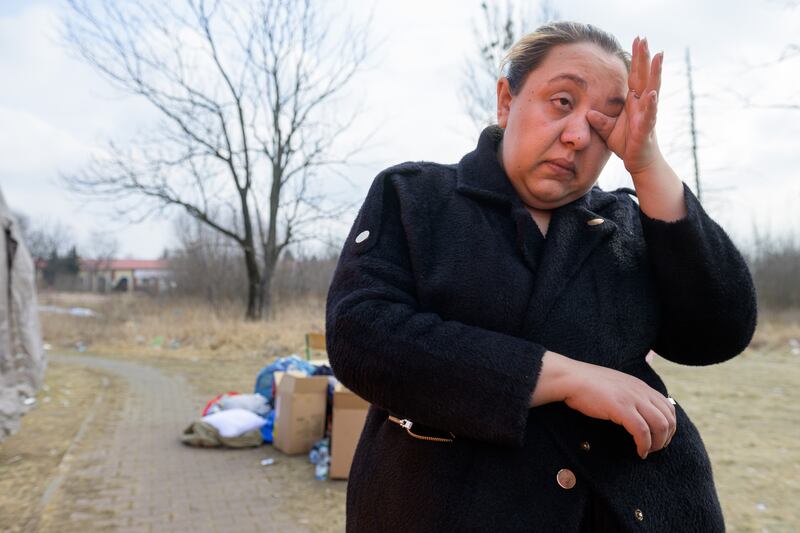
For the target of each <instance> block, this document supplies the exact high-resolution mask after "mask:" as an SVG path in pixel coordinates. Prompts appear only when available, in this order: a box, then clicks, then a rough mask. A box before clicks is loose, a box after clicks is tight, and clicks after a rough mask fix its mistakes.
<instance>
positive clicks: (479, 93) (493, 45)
mask: <svg viewBox="0 0 800 533" xmlns="http://www.w3.org/2000/svg"><path fill="white" fill-rule="evenodd" d="M522 5H525V4H524V3H523V4H522ZM558 18H560V14H559V12H558V11H557V10H556V9H555V7H554V6H553V3H552V2H551V1H550V0H542V1H541V2H540V3H539V13H538V15H537V16H536V17H531V16H530V13H529V11H527V10H526V9H525V8H523V7H522V6H521V5H519V6H518V5H515V2H514V1H513V0H506V2H505V4H503V5H501V3H500V2H499V1H488V0H484V1H482V2H481V16H480V22H477V21H473V25H472V31H473V34H474V35H475V42H476V44H477V46H478V56H477V57H470V58H469V59H468V60H467V62H466V64H465V66H464V81H463V85H462V90H461V94H462V98H463V100H464V107H465V108H466V111H467V113H468V114H469V116H470V118H471V119H472V121H473V122H474V123H475V125H476V126H477V127H478V128H483V127H485V126H488V125H489V124H493V123H494V121H495V119H496V115H497V98H496V83H497V78H498V77H499V76H500V62H501V61H502V60H503V56H504V55H505V53H506V51H508V49H509V48H511V45H512V44H514V43H515V42H516V41H517V40H518V39H519V38H520V37H522V36H523V35H525V33H527V32H529V31H532V30H533V29H534V28H533V27H532V23H531V21H533V24H536V25H538V24H545V23H547V22H551V21H553V20H556V19H558Z"/></svg>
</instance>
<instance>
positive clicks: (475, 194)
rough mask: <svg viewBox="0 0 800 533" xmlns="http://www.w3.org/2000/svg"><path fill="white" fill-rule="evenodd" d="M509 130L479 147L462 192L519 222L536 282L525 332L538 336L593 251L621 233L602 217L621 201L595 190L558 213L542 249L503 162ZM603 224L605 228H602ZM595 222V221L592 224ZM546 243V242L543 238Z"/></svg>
mask: <svg viewBox="0 0 800 533" xmlns="http://www.w3.org/2000/svg"><path fill="white" fill-rule="evenodd" d="M502 138H503V130H502V129H501V128H499V127H497V126H489V127H488V128H486V129H484V130H483V132H482V133H481V136H480V139H479V140H478V146H477V147H476V148H475V150H474V151H472V152H470V153H469V154H467V155H465V156H464V157H463V158H462V159H461V161H460V162H459V164H458V174H457V185H456V190H457V191H459V192H460V193H461V194H464V195H467V196H469V197H472V198H474V199H476V200H479V201H485V202H491V203H499V204H506V205H508V207H509V208H510V212H511V215H512V217H513V218H514V219H515V221H516V228H517V239H516V240H517V243H518V246H519V248H520V252H521V253H522V256H523V258H524V260H525V262H526V263H527V264H528V266H529V268H530V269H531V270H532V271H533V273H534V274H535V276H536V281H535V283H534V289H533V294H532V296H531V305H530V307H529V309H528V313H527V316H526V317H525V321H524V324H523V325H524V328H525V330H526V331H527V332H529V333H534V332H535V331H537V330H538V328H540V327H542V326H544V324H545V323H546V319H547V316H548V314H549V313H550V310H551V309H552V307H553V305H554V304H555V303H556V302H557V301H558V299H559V297H560V295H561V293H562V292H563V291H564V289H565V288H566V287H567V286H568V285H569V283H570V281H571V280H572V278H573V277H574V276H575V274H576V273H577V272H578V271H579V270H580V268H581V266H582V265H583V262H584V261H585V260H586V259H587V258H588V257H589V255H590V254H591V253H592V251H593V250H594V249H595V248H596V247H597V246H599V245H600V244H601V243H602V242H604V241H605V240H606V239H607V238H608V237H609V236H610V235H611V234H613V233H614V232H615V231H616V230H617V225H616V224H615V223H614V222H613V220H611V219H610V218H606V217H605V216H603V215H602V214H601V213H603V212H608V210H610V209H613V204H614V203H616V197H615V196H614V195H613V194H610V193H607V192H605V191H603V190H601V189H600V188H599V187H593V188H592V189H591V190H590V191H589V192H588V193H586V194H585V195H583V196H582V197H580V198H578V199H577V200H575V201H573V202H571V203H569V204H566V205H564V206H562V207H559V208H557V209H555V210H553V212H552V216H551V219H550V225H549V227H548V231H547V238H546V239H545V240H544V243H536V242H534V241H535V240H536V227H535V225H533V223H532V221H531V220H530V215H529V213H528V212H527V210H526V209H525V206H524V204H523V203H522V201H521V200H520V198H519V195H518V194H517V191H516V190H515V189H514V187H513V185H511V182H510V181H509V179H508V176H506V173H505V172H504V171H503V169H502V167H501V166H500V162H499V161H498V160H497V146H498V143H499V142H500V140H501V139H502ZM598 220H602V221H603V222H601V223H597V221H598ZM590 221H594V222H593V223H592V224H590V223H589V222H590ZM539 239H541V237H539Z"/></svg>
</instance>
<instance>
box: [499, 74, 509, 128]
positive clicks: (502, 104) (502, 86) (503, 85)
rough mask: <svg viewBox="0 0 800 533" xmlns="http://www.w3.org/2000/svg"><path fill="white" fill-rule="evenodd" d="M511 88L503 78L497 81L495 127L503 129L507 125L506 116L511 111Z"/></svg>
mask: <svg viewBox="0 0 800 533" xmlns="http://www.w3.org/2000/svg"><path fill="white" fill-rule="evenodd" d="M511 98H512V96H511V86H510V85H509V83H508V78H506V77H505V76H503V77H502V78H500V79H499V80H497V125H498V126H500V127H501V128H505V127H506V124H508V114H509V112H510V110H511Z"/></svg>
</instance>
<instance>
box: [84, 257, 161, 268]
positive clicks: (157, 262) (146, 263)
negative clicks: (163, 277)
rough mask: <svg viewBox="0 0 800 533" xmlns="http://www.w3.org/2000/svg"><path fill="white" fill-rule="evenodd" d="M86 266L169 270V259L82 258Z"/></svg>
mask: <svg viewBox="0 0 800 533" xmlns="http://www.w3.org/2000/svg"><path fill="white" fill-rule="evenodd" d="M81 266H82V267H84V268H91V269H99V270H169V261H168V260H167V259H110V260H106V259H81Z"/></svg>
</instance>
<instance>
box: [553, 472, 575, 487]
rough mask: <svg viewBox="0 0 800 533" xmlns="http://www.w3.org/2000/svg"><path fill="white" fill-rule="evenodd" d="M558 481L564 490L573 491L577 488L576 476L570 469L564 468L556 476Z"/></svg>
mask: <svg viewBox="0 0 800 533" xmlns="http://www.w3.org/2000/svg"><path fill="white" fill-rule="evenodd" d="M556 481H558V485H559V486H560V487H561V488H562V489H567V490H569V489H571V488H572V487H574V486H575V474H574V473H573V472H572V470H570V469H569V468H562V469H561V470H559V471H558V474H556Z"/></svg>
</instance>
